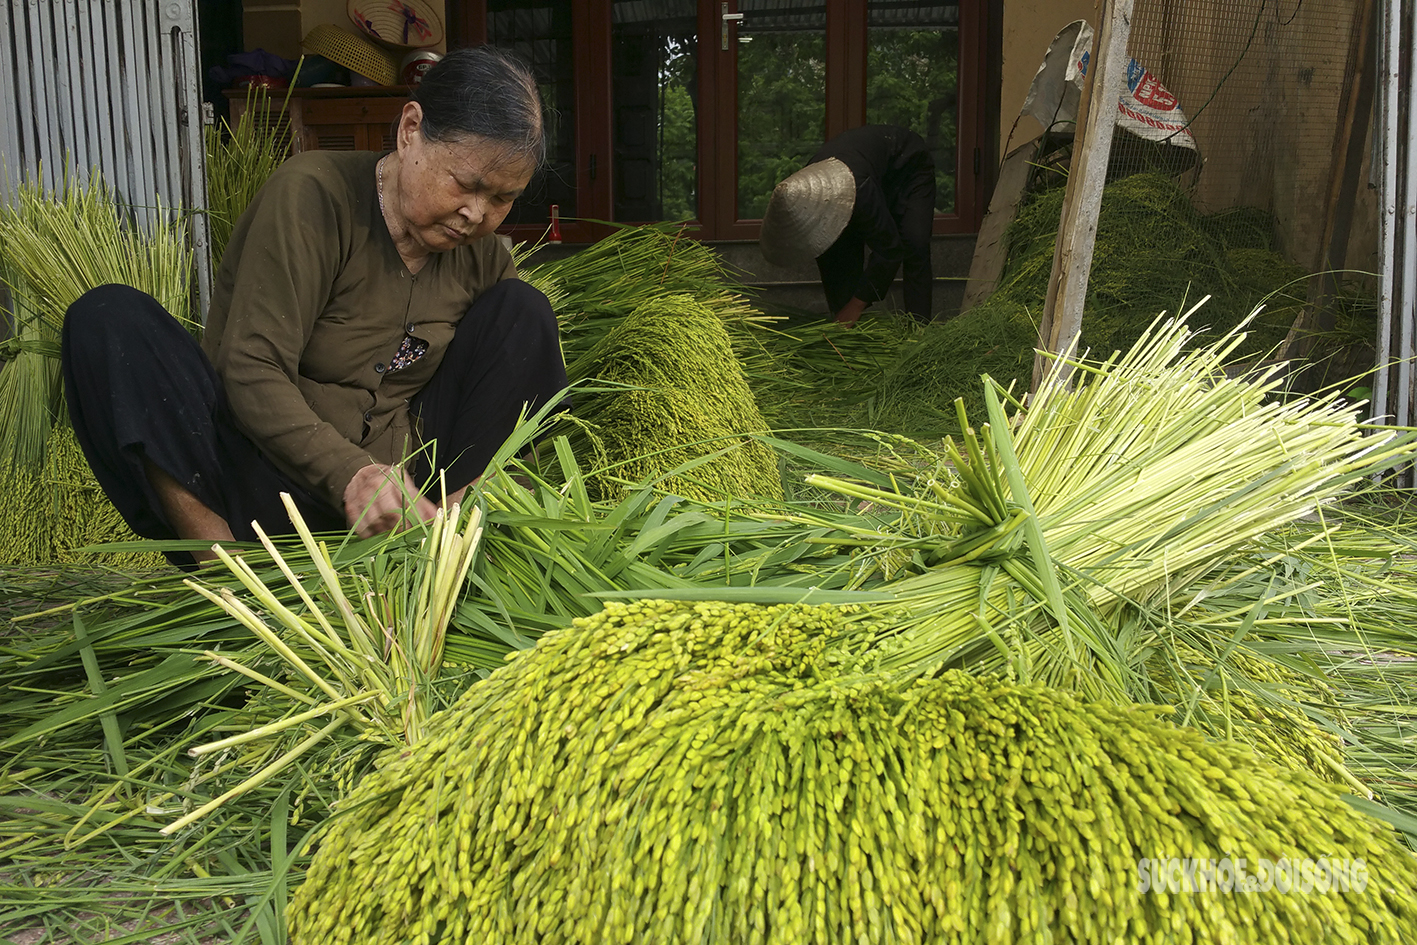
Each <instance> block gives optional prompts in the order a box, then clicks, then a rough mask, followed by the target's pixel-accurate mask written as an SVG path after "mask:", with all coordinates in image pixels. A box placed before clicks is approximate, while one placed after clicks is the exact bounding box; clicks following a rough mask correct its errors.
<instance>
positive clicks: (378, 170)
mask: <svg viewBox="0 0 1417 945" xmlns="http://www.w3.org/2000/svg"><path fill="white" fill-rule="evenodd" d="M388 159H389V156H388V155H387V154H386V155H384V156H383V157H381V158H379V163H378V164H375V165H374V175H375V178H376V180H377V182H378V187H379V215H380V216H382V217H384V219H386V220H387V219H388V217H387V215H386V214H385V211H384V162H385V161H387V160H388Z"/></svg>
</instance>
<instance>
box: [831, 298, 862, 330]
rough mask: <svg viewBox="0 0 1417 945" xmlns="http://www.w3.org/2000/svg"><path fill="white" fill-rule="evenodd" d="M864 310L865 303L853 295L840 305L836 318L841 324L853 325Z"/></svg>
mask: <svg viewBox="0 0 1417 945" xmlns="http://www.w3.org/2000/svg"><path fill="white" fill-rule="evenodd" d="M864 311H866V303H865V302H863V301H862V300H861V299H858V298H856V297H855V296H853V297H852V298H851V300H850V301H849V302H847V303H846V304H845V305H843V306H842V307H841V311H839V312H837V313H836V320H837V321H839V322H841V323H842V324H843V325H854V324H856V320H857V319H859V318H860V317H861V313H862V312H864Z"/></svg>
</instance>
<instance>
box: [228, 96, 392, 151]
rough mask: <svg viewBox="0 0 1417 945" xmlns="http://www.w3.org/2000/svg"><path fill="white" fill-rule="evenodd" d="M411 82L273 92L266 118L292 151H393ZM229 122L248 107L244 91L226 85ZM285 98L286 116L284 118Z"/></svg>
mask: <svg viewBox="0 0 1417 945" xmlns="http://www.w3.org/2000/svg"><path fill="white" fill-rule="evenodd" d="M409 92H410V88H409V87H408V86H404V85H393V86H369V87H364V88H337V89H295V90H294V91H293V92H291V94H290V99H289V102H288V103H287V102H286V100H285V92H284V91H276V92H272V93H271V96H270V104H269V106H268V107H267V109H266V112H267V115H266V122H267V124H268V125H270V126H273V127H275V126H280V127H281V131H282V132H283V133H288V134H289V135H290V150H291V153H295V152H298V151H391V150H393V148H394V130H395V124H396V122H397V121H398V118H399V115H400V114H401V113H402V111H403V106H404V103H405V102H407V101H408V95H409ZM224 94H225V95H226V96H227V98H229V99H230V100H231V123H232V124H233V125H234V124H236V123H237V122H238V121H239V120H240V118H241V115H242V113H243V112H244V111H245V110H246V92H245V91H244V90H241V89H228V90H226V92H225V93H224ZM282 104H286V106H287V108H286V117H285V121H283V122H282V121H281V120H280V109H281V105H282Z"/></svg>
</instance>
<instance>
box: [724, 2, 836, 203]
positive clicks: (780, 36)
mask: <svg viewBox="0 0 1417 945" xmlns="http://www.w3.org/2000/svg"><path fill="white" fill-rule="evenodd" d="M738 9H739V10H740V11H741V12H742V13H743V19H742V20H741V21H740V22H739V24H738V218H739V219H740V220H742V219H756V218H759V217H761V216H762V215H763V211H764V210H766V209H767V205H768V198H769V197H770V196H772V189H773V188H774V187H775V186H777V182H778V181H780V180H781V179H782V178H784V177H786V176H787V175H789V174H791V173H792V172H793V171H796V170H798V169H799V168H801V167H802V165H803V164H805V163H806V161H807V159H808V158H810V157H811V156H812V154H813V153H815V152H816V150H817V149H818V148H820V147H821V146H822V142H823V141H824V140H825V137H826V127H827V95H826V90H827V56H826V28H827V14H826V5H825V4H824V3H822V2H821V0H816V2H813V0H740V2H739V4H738Z"/></svg>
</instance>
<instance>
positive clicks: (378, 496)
mask: <svg viewBox="0 0 1417 945" xmlns="http://www.w3.org/2000/svg"><path fill="white" fill-rule="evenodd" d="M437 513H438V507H437V506H436V505H434V504H433V503H432V502H430V501H428V500H427V499H425V498H424V497H423V496H421V495H419V494H418V487H417V486H416V485H414V484H413V480H412V479H410V478H409V475H408V473H406V472H404V471H403V470H401V469H399V468H397V467H395V466H385V465H383V464H381V463H371V464H369V465H368V466H365V467H364V468H363V469H361V470H359V472H357V473H355V474H354V478H353V479H351V480H349V485H347V486H345V487H344V515H345V518H346V519H347V520H348V521H349V524H350V526H351V527H353V528H354V530H355V532H356V533H357V534H358V535H359V537H361V538H370V537H372V536H374V535H379V534H382V533H383V532H387V531H392V530H393V529H397V528H405V527H407V526H409V525H411V524H413V523H414V522H416V521H418V520H420V519H421V520H423V521H425V522H426V521H429V520H430V519H432V518H433V516H434V515H436V514H437Z"/></svg>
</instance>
